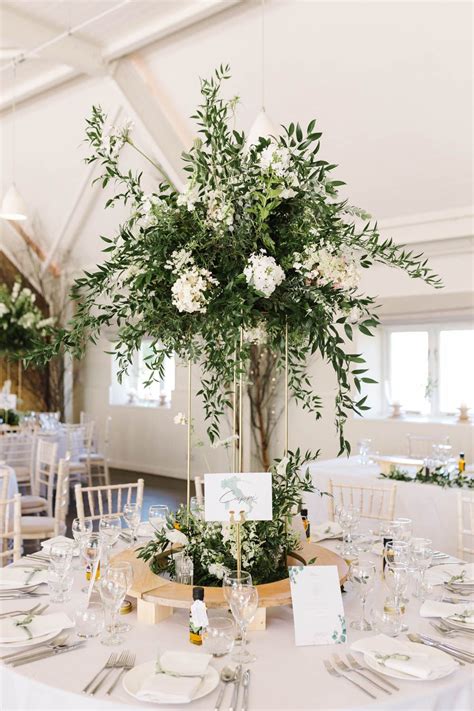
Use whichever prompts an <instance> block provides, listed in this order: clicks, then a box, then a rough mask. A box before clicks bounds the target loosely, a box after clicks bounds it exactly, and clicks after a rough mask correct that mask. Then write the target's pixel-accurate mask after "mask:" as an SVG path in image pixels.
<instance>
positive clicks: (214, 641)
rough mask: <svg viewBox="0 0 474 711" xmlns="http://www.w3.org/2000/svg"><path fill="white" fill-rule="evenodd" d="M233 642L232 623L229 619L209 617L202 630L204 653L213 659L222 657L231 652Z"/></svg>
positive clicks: (233, 630)
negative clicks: (210, 655) (207, 623)
mask: <svg viewBox="0 0 474 711" xmlns="http://www.w3.org/2000/svg"><path fill="white" fill-rule="evenodd" d="M234 642H235V625H234V621H233V620H232V619H231V618H230V617H211V618H210V620H209V625H208V626H207V627H206V629H205V630H204V635H203V649H204V651H205V652H206V653H207V654H212V656H213V657H223V656H224V655H225V654H229V653H230V652H231V651H232V649H233V646H234Z"/></svg>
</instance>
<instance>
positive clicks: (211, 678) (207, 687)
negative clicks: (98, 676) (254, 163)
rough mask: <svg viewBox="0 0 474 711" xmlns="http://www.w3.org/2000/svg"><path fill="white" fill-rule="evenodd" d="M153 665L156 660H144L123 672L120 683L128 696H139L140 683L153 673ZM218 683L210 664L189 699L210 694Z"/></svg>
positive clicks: (168, 703) (215, 673)
mask: <svg viewBox="0 0 474 711" xmlns="http://www.w3.org/2000/svg"><path fill="white" fill-rule="evenodd" d="M155 665H156V661H153V662H145V663H144V664H139V665H138V666H136V667H133V669H130V671H129V672H127V673H126V674H125V676H124V677H123V681H122V684H123V688H124V689H125V691H126V692H127V694H130V696H133V697H135V698H136V699H138V698H139V697H138V696H137V694H138V692H139V691H140V688H141V685H142V684H143V682H144V681H145V679H146V678H147V676H150V675H151V674H153V672H154V670H155ZM218 683H219V673H218V671H217V669H214V667H211V666H209V667H207V671H206V673H205V675H204V678H203V680H202V682H201V683H200V685H199V686H198V688H197V690H196V693H195V694H194V696H193V698H192V699H191V701H196V700H197V699H200V698H201V697H203V696H207V694H210V693H211V691H214V689H215V688H216V686H217V685H218ZM139 701H145V699H139ZM148 703H151V704H156V703H157V702H156V701H149V702H148ZM175 703H177V702H175V701H167V702H166V705H171V704H175ZM179 703H182V702H179Z"/></svg>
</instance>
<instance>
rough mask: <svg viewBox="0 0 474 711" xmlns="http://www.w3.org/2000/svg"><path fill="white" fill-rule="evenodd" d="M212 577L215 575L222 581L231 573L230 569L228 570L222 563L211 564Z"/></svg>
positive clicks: (210, 572)
mask: <svg viewBox="0 0 474 711" xmlns="http://www.w3.org/2000/svg"><path fill="white" fill-rule="evenodd" d="M208 571H209V574H210V575H214V576H215V577H216V578H217V579H218V580H222V578H223V577H224V575H225V574H226V573H228V572H229V568H226V566H225V565H222V563H211V565H210V566H209V567H208Z"/></svg>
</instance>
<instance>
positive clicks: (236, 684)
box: [229, 664, 242, 711]
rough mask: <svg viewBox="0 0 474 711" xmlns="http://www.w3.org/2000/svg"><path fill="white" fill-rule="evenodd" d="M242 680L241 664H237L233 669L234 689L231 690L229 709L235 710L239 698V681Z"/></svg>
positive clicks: (230, 710)
mask: <svg viewBox="0 0 474 711" xmlns="http://www.w3.org/2000/svg"><path fill="white" fill-rule="evenodd" d="M241 681H242V665H241V664H239V666H238V667H237V669H236V671H235V681H234V691H233V692H232V700H231V702H230V706H229V711H236V710H237V703H238V700H239V690H240V682H241Z"/></svg>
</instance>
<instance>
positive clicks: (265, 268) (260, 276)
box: [244, 249, 285, 298]
mask: <svg viewBox="0 0 474 711" xmlns="http://www.w3.org/2000/svg"><path fill="white" fill-rule="evenodd" d="M244 276H245V279H246V280H247V284H249V285H250V286H253V288H254V289H255V290H256V291H258V292H259V293H260V294H263V296H265V297H266V298H268V297H269V296H271V295H272V294H273V292H274V291H275V289H276V288H277V286H279V285H280V284H281V283H282V281H283V280H284V278H285V272H284V271H283V269H282V268H281V267H280V266H279V264H277V262H276V260H275V258H274V257H271V256H269V255H268V254H267V253H266V252H265V250H264V249H262V250H260V252H257V253H254V254H252V255H251V256H250V258H249V260H248V263H247V266H246V267H245V269H244Z"/></svg>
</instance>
